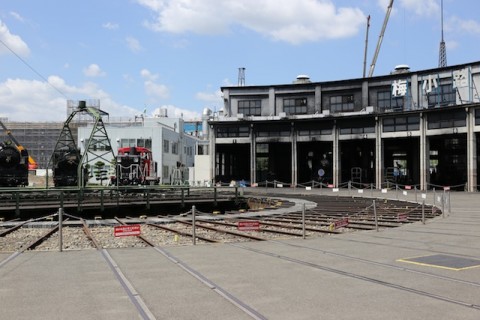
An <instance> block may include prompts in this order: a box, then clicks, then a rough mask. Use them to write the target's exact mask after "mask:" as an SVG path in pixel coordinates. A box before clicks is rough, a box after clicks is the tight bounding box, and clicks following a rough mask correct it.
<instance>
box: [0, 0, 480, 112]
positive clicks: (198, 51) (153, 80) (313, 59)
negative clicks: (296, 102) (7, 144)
mask: <svg viewBox="0 0 480 320" xmlns="http://www.w3.org/2000/svg"><path fill="white" fill-rule="evenodd" d="M388 4H389V0H338V1H334V0H294V1H292V0H234V1H233V0H232V1H230V0H221V1H219V0H82V1H78V0H69V1H65V0H42V1H37V0H2V5H1V7H0V40H1V43H0V117H7V118H8V119H9V120H10V121H64V120H65V119H66V117H67V115H66V104H67V102H66V101H67V99H73V100H84V99H99V100H100V103H101V108H102V109H103V110H105V111H107V112H109V113H110V116H111V117H123V118H127V117H133V116H135V115H138V114H140V113H142V112H143V110H144V109H146V114H147V116H152V115H154V114H155V113H158V112H159V108H161V107H166V108H167V109H168V115H169V116H171V117H174V116H180V115H182V114H183V117H184V118H185V119H192V118H196V117H199V116H200V115H201V112H202V110H203V109H204V108H205V107H208V108H210V109H212V110H219V109H220V108H221V107H222V106H223V102H222V98H221V92H220V87H222V86H231V85H236V84H237V81H238V68H239V67H244V68H246V71H245V78H246V84H247V85H269V84H287V83H291V82H292V81H293V80H294V79H295V77H296V76H297V75H299V74H307V75H309V76H310V78H311V80H312V81H330V80H341V79H350V78H361V77H362V74H363V56H364V48H365V30H366V17H367V16H368V15H370V16H371V20H370V31H369V45H368V58H367V73H368V69H369V67H370V64H371V61H372V57H373V53H374V51H375V46H376V43H377V40H378V36H379V33H380V29H381V27H382V24H383V20H384V17H385V11H386V9H387V6H388ZM478 12H480V2H479V1H474V0H444V30H445V31H444V36H445V42H446V47H447V63H448V65H455V64H462V63H468V62H473V61H478V60H480V52H479V46H480V18H479V16H478ZM440 36H441V32H440V0H396V1H394V5H393V11H392V14H391V16H390V20H389V24H388V26H387V29H386V33H385V38H384V40H383V44H382V48H381V51H380V54H379V57H378V60H377V63H376V66H375V72H374V76H375V75H384V74H388V73H389V72H390V71H391V70H392V69H393V68H394V67H395V66H396V65H398V64H408V65H409V66H410V67H411V69H412V70H423V69H430V68H435V67H437V66H438V51H439V43H440Z"/></svg>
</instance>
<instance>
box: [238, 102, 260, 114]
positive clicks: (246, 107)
mask: <svg viewBox="0 0 480 320" xmlns="http://www.w3.org/2000/svg"><path fill="white" fill-rule="evenodd" d="M238 113H241V114H243V115H244V116H259V115H261V114H262V101H261V100H241V101H238Z"/></svg>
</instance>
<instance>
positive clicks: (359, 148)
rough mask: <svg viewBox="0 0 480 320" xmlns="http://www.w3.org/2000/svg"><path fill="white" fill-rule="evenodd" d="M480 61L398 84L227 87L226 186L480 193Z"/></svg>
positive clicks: (402, 78) (378, 80)
mask: <svg viewBox="0 0 480 320" xmlns="http://www.w3.org/2000/svg"><path fill="white" fill-rule="evenodd" d="M479 87H480V62H473V63H468V64H463V65H456V66H449V67H444V68H437V69H430V70H422V71H411V70H410V69H409V68H408V66H406V65H400V66H397V67H396V68H395V70H394V71H392V73H391V74H390V75H385V76H376V77H371V78H359V79H348V80H341V81H328V82H311V81H310V79H309V78H308V76H299V77H297V79H296V80H295V81H294V82H293V83H292V84H280V85H264V86H238V87H236V86H229V87H222V88H221V90H222V92H223V96H224V108H223V110H222V112H219V113H216V114H213V116H212V117H211V118H210V121H209V126H210V132H209V135H210V142H211V148H212V150H211V152H210V155H211V162H212V170H213V172H212V174H213V177H214V179H215V180H216V181H217V182H218V181H221V182H230V181H231V180H237V181H238V180H246V181H249V182H250V183H251V184H254V183H258V184H261V183H265V181H270V182H272V181H276V182H278V183H283V184H286V185H290V186H293V185H304V184H306V185H311V184H312V183H315V182H317V183H318V182H322V183H325V184H331V185H334V186H337V187H338V186H343V185H345V184H347V183H349V182H350V183H352V184H359V185H360V186H363V187H366V186H373V187H375V188H383V187H385V186H386V185H388V184H390V185H392V183H393V184H399V185H409V186H411V187H412V188H413V187H414V186H415V187H417V188H419V189H422V190H426V189H428V188H435V187H437V188H438V187H444V186H449V187H451V188H452V189H458V190H468V191H476V190H477V185H478V182H477V168H478V166H479V160H478V158H477V154H478V153H479V143H478V142H477V140H479V139H478V137H479V134H480V98H479V95H478V91H477V88H479Z"/></svg>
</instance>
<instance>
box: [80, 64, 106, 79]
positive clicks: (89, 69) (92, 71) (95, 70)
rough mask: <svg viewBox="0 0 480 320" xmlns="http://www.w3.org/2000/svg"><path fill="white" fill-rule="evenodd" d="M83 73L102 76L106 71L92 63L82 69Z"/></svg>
mask: <svg viewBox="0 0 480 320" xmlns="http://www.w3.org/2000/svg"><path fill="white" fill-rule="evenodd" d="M83 74H84V75H86V76H87V77H93V78H94V77H104V76H105V75H106V73H105V72H104V71H102V69H100V67H99V66H98V64H95V63H92V64H91V65H89V66H88V67H86V68H85V69H83Z"/></svg>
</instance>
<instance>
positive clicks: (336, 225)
mask: <svg viewBox="0 0 480 320" xmlns="http://www.w3.org/2000/svg"><path fill="white" fill-rule="evenodd" d="M333 226H334V228H335V229H338V228H342V227H346V226H348V218H344V219H340V220H337V221H335V222H334V223H333Z"/></svg>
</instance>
